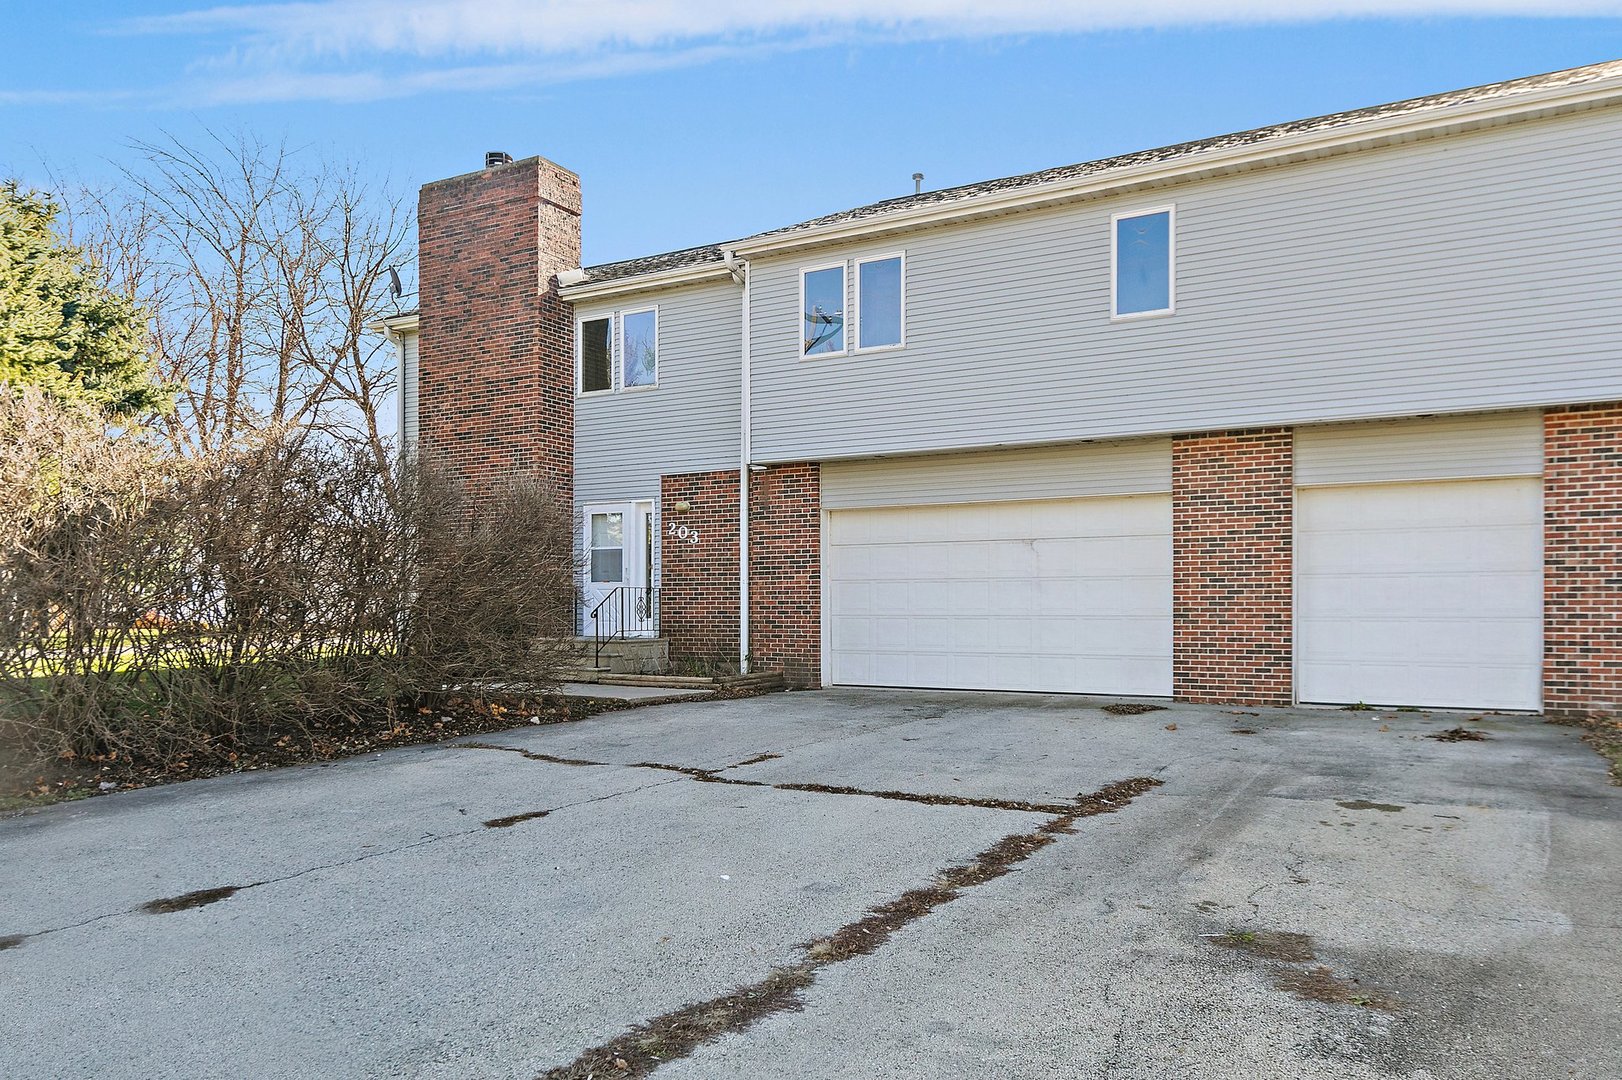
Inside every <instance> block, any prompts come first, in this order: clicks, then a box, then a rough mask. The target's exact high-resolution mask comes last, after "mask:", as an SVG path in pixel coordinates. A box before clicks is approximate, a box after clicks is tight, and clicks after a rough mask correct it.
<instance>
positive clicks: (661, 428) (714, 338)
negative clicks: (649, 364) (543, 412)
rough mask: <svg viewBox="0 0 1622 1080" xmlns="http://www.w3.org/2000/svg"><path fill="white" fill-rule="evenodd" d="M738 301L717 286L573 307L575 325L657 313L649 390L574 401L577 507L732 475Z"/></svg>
mask: <svg viewBox="0 0 1622 1080" xmlns="http://www.w3.org/2000/svg"><path fill="white" fill-rule="evenodd" d="M741 302H742V292H741V290H740V289H739V288H738V287H737V286H736V285H733V284H731V283H730V282H726V283H718V284H706V285H698V286H693V287H690V288H685V289H673V290H670V291H668V292H661V293H655V294H652V295H650V296H648V297H635V298H626V299H624V300H622V301H619V302H615V301H602V302H598V303H589V304H585V303H583V304H580V305H577V308H576V312H575V314H576V316H577V317H579V318H596V317H599V316H602V315H606V314H609V313H611V312H614V311H635V310H640V309H642V308H645V307H647V306H648V305H649V304H650V303H656V304H657V305H658V307H659V385H658V386H657V387H655V388H651V389H636V390H629V391H624V392H619V393H613V394H594V395H587V396H584V397H580V398H578V399H577V400H576V401H575V414H574V416H575V421H574V462H575V477H574V491H575V503H576V504H577V505H582V506H583V505H585V504H587V503H594V502H611V501H614V500H621V499H657V498H658V497H659V477H660V476H661V475H663V474H665V473H679V472H705V471H709V470H712V469H736V468H737V467H738V458H739V438H740V434H739V432H740V423H739V415H738V414H739V402H740V393H741V391H740V389H739V386H740V382H741V379H740V363H741V354H742V341H741V339H740V337H739V332H740V326H741V325H742V323H741V319H740V315H739V306H740V304H741ZM616 378H617V373H616Z"/></svg>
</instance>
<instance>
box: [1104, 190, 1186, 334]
mask: <svg viewBox="0 0 1622 1080" xmlns="http://www.w3.org/2000/svg"><path fill="white" fill-rule="evenodd" d="M1176 307H1177V208H1176V207H1175V206H1155V207H1150V208H1148V209H1144V210H1132V211H1123V212H1122V213H1119V214H1115V215H1114V216H1113V217H1111V218H1110V317H1111V318H1112V319H1141V318H1144V317H1145V316H1150V315H1170V314H1172V312H1173V311H1175V310H1176Z"/></svg>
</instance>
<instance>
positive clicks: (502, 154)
mask: <svg viewBox="0 0 1622 1080" xmlns="http://www.w3.org/2000/svg"><path fill="white" fill-rule="evenodd" d="M512 163H513V156H512V155H511V154H509V153H507V152H506V151H504V150H490V151H487V152H486V153H485V155H484V167H485V168H487V169H493V168H495V167H496V166H497V165H511V164H512Z"/></svg>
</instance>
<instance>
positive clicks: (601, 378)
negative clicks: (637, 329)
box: [578, 316, 614, 394]
mask: <svg viewBox="0 0 1622 1080" xmlns="http://www.w3.org/2000/svg"><path fill="white" fill-rule="evenodd" d="M578 340H579V342H580V345H579V349H580V392H581V393H582V394H595V393H598V392H600V391H603V390H612V389H614V319H613V316H608V317H606V318H602V319H582V320H581V321H580V333H579V335H578Z"/></svg>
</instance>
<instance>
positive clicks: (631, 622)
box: [580, 502, 659, 637]
mask: <svg viewBox="0 0 1622 1080" xmlns="http://www.w3.org/2000/svg"><path fill="white" fill-rule="evenodd" d="M585 542H586V568H585V579H586V580H585V584H584V588H583V589H582V590H581V596H582V603H581V619H580V622H581V633H583V634H585V635H586V636H587V637H591V636H592V635H594V634H598V633H601V634H602V635H603V636H605V637H606V636H610V635H616V634H617V635H622V636H629V637H652V636H654V635H656V634H657V633H658V632H659V624H658V617H657V600H656V597H655V594H654V590H653V504H652V503H651V502H634V503H633V502H626V503H602V504H599V505H596V506H588V507H586V511H585Z"/></svg>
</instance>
